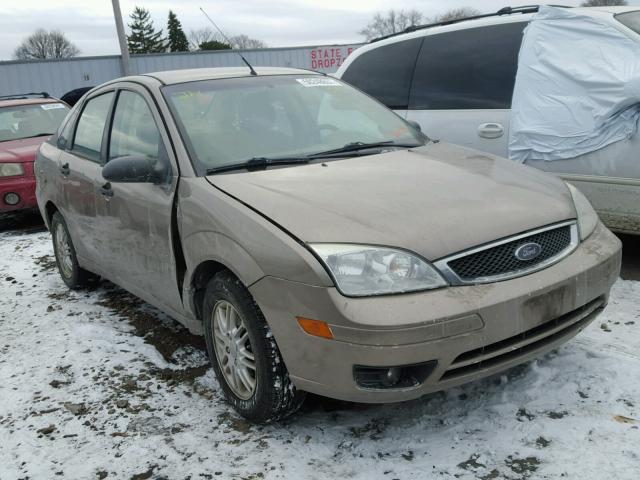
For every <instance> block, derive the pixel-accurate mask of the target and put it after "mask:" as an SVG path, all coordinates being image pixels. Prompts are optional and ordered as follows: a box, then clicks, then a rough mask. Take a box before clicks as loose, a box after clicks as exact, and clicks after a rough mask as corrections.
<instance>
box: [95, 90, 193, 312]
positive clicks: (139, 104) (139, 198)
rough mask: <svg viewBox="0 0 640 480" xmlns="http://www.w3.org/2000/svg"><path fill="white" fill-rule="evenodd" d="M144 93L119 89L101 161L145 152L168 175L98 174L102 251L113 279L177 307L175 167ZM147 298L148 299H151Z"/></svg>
mask: <svg viewBox="0 0 640 480" xmlns="http://www.w3.org/2000/svg"><path fill="white" fill-rule="evenodd" d="M151 105H154V103H153V102H152V100H151V98H150V97H149V94H148V93H147V92H146V91H145V90H144V89H141V88H139V87H137V86H135V85H131V86H130V89H129V88H127V89H123V90H120V91H119V93H118V98H117V99H116V105H115V109H114V112H113V120H112V123H111V128H110V132H109V135H108V136H107V137H108V140H107V141H108V148H107V160H106V161H107V162H109V161H111V160H113V159H115V158H118V157H123V156H145V157H148V158H151V159H153V161H156V162H168V163H169V164H170V165H171V169H170V170H171V172H172V174H171V175H169V176H168V177H167V179H166V180H165V181H164V182H162V183H160V184H153V183H113V182H111V183H110V182H107V181H106V180H104V178H103V177H102V175H101V174H99V176H98V184H99V188H100V192H101V195H100V198H99V199H98V204H97V216H98V224H99V230H100V232H101V235H102V236H103V237H104V238H105V239H106V240H107V243H106V244H105V245H104V256H105V258H107V262H108V267H107V270H108V272H109V273H110V274H111V275H112V276H113V280H114V281H115V282H116V283H119V284H121V285H122V286H124V287H125V288H127V289H128V290H131V291H132V292H134V293H136V294H137V295H139V296H141V297H143V298H146V299H149V300H150V301H154V303H159V304H161V305H164V306H165V307H169V308H170V309H172V310H175V311H181V308H182V302H181V298H180V294H179V289H178V281H177V275H176V262H175V258H174V251H173V235H172V232H173V230H172V209H173V199H174V194H175V191H176V188H177V183H178V171H177V168H176V166H175V163H174V162H172V160H171V159H170V157H169V155H170V153H169V152H168V150H167V148H166V146H167V145H170V143H169V142H168V138H167V137H166V133H165V132H164V129H163V128H159V127H158V125H162V123H161V121H160V117H159V116H158V114H157V112H156V111H155V108H152V107H151ZM151 297H152V298H151Z"/></svg>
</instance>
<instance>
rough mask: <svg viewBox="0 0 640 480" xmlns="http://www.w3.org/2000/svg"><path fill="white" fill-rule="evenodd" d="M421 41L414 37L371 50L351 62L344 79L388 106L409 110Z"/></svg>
mask: <svg viewBox="0 0 640 480" xmlns="http://www.w3.org/2000/svg"><path fill="white" fill-rule="evenodd" d="M421 43H422V38H414V39H412V40H405V41H402V42H396V43H391V44H389V45H384V46H381V47H378V48H375V49H373V50H369V51H368V52H366V53H363V54H362V55H360V56H359V57H357V58H356V59H355V60H354V61H353V63H352V64H351V65H349V68H347V70H346V71H345V72H344V74H343V75H342V80H344V81H345V82H348V83H350V84H351V85H353V86H354V87H357V88H359V89H360V90H362V91H364V92H366V93H368V94H369V95H371V96H372V97H374V98H377V99H378V100H380V101H381V102H382V103H384V104H385V105H386V106H387V107H389V108H395V109H398V110H403V109H406V108H407V103H408V101H409V87H410V86H411V75H412V74H413V68H414V66H415V62H416V56H417V55H418V50H420V45H421Z"/></svg>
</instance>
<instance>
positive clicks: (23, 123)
mask: <svg viewBox="0 0 640 480" xmlns="http://www.w3.org/2000/svg"><path fill="white" fill-rule="evenodd" d="M68 111H69V108H67V106H66V105H64V104H62V103H40V104H32V105H18V106H15V107H4V108H0V142H7V141H9V140H20V139H21V138H30V137H40V136H43V135H51V134H53V133H54V132H55V131H56V130H57V129H58V126H59V125H60V123H61V122H62V120H64V117H65V116H66V115H67V112H68Z"/></svg>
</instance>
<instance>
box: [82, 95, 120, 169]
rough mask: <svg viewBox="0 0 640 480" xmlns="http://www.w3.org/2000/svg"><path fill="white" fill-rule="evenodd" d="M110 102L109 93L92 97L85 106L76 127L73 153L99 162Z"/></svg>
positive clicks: (111, 97)
mask: <svg viewBox="0 0 640 480" xmlns="http://www.w3.org/2000/svg"><path fill="white" fill-rule="evenodd" d="M112 100H113V92H109V93H105V94H102V95H100V96H98V97H94V98H92V99H90V100H89V101H88V102H87V103H86V104H85V106H84V109H83V110H82V113H81V114H80V119H79V120H78V126H77V127H76V135H75V137H74V140H73V151H75V152H77V153H79V154H80V155H83V156H85V157H87V158H89V159H91V160H94V161H96V162H99V161H100V152H101V149H102V135H103V133H104V126H105V124H106V123H107V116H108V115H109V108H110V107H111V101H112Z"/></svg>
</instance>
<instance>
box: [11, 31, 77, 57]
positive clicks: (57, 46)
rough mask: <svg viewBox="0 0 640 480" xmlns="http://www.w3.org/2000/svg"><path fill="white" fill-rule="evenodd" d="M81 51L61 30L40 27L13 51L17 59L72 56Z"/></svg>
mask: <svg viewBox="0 0 640 480" xmlns="http://www.w3.org/2000/svg"><path fill="white" fill-rule="evenodd" d="M79 53H80V50H79V49H78V47H76V46H75V45H74V44H73V43H71V42H70V41H69V40H67V37H65V35H64V33H62V32H61V31H59V30H51V31H50V32H47V31H46V30H45V29H43V28H40V29H38V30H36V31H35V32H34V33H32V34H31V35H29V36H28V37H27V38H26V39H25V40H24V41H23V42H22V43H21V44H20V45H19V46H18V48H16V49H15V51H14V52H13V57H14V58H15V59H17V60H29V59H36V58H37V59H42V58H71V57H75V56H77V55H78V54H79Z"/></svg>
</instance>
